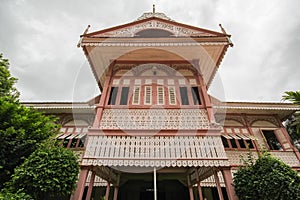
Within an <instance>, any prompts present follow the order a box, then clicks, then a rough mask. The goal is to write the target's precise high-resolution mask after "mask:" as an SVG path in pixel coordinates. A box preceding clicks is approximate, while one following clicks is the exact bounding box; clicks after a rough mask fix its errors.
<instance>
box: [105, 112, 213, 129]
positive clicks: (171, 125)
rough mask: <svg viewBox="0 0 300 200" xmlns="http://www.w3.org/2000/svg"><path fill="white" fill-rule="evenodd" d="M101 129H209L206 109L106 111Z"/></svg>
mask: <svg viewBox="0 0 300 200" xmlns="http://www.w3.org/2000/svg"><path fill="white" fill-rule="evenodd" d="M99 128H101V129H123V130H126V129H143V130H164V129H167V130H172V129H173V130H174V129H175V130H181V129H183V130H186V129H187V130H197V129H208V128H209V121H208V118H207V114H206V111H205V110H204V109H105V110H104V111H103V115H102V119H101V122H100V127H99Z"/></svg>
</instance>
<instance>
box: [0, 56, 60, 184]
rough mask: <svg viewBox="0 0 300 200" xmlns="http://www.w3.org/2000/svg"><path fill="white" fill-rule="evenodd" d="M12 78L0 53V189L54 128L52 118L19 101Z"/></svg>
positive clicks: (55, 129) (56, 128)
mask: <svg viewBox="0 0 300 200" xmlns="http://www.w3.org/2000/svg"><path fill="white" fill-rule="evenodd" d="M16 80H17V79H16V78H14V77H12V76H11V74H10V72H9V62H8V60H7V59H4V58H3V56H2V54H0V138H1V142H0V189H2V188H3V186H4V183H5V182H6V181H8V180H9V179H10V176H11V175H12V173H13V171H14V168H15V167H16V166H18V165H20V164H21V163H22V162H23V161H24V159H25V158H27V157H28V156H29V155H30V154H31V153H32V152H33V151H35V150H36V149H37V147H38V144H40V143H41V142H43V141H45V140H47V139H48V138H49V137H50V136H52V135H54V134H56V131H57V130H58V126H57V125H56V124H55V123H54V118H53V117H49V116H45V115H43V114H42V113H40V112H38V111H36V110H34V109H32V108H26V107H25V106H22V105H21V104H20V103H19V100H18V98H19V95H18V92H17V90H16V89H15V88H14V83H15V82H16Z"/></svg>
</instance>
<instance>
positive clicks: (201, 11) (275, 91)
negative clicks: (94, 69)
mask: <svg viewBox="0 0 300 200" xmlns="http://www.w3.org/2000/svg"><path fill="white" fill-rule="evenodd" d="M153 3H155V4H156V11H157V12H163V13H165V14H166V15H167V16H169V17H170V18H172V19H173V20H175V21H178V22H181V23H185V24H189V25H193V26H198V27H202V28H207V29H211V30H216V31H220V29H219V26H218V24H219V23H221V24H222V25H223V27H224V28H225V29H226V31H227V33H229V34H231V35H232V41H233V43H234V47H233V48H229V50H228V52H227V54H226V56H225V58H224V60H223V62H222V63H221V66H220V70H219V72H218V76H217V78H216V81H215V83H213V85H212V88H211V92H212V93H216V92H218V90H220V89H218V88H219V87H220V86H223V88H224V95H225V96H224V97H223V98H224V99H223V100H226V101H268V102H270V101H275V102H279V101H280V100H281V96H282V94H283V93H284V91H289V90H293V91H295V90H300V66H299V65H300V12H299V8H300V1H299V0H286V1H282V0H264V1H262V0H251V1H240V0H222V1H221V0H211V1H208V0H207V1H199V0H178V1H174V0H161V1H158V0H152V1H149V0H143V1H141V0H126V1H125V0H109V1H104V0H89V1H86V0H76V1H75V0H51V1H46V0H2V1H1V6H0V25H1V28H0V52H2V53H3V54H4V57H5V58H8V59H9V60H10V64H11V68H10V69H11V72H12V74H13V76H15V77H17V78H18V79H19V81H18V83H17V88H18V89H19V91H20V92H21V100H22V101H73V100H74V101H86V100H88V99H90V98H92V97H93V96H95V95H96V94H98V93H99V90H98V89H97V87H96V81H95V79H94V77H93V75H92V73H91V71H90V68H89V65H88V63H87V61H86V58H85V56H84V54H83V52H82V50H81V49H79V48H77V47H76V45H77V42H78V40H79V35H81V34H82V33H83V31H84V30H85V28H86V27H87V25H88V24H90V25H91V28H90V32H91V31H96V30H101V29H104V28H109V27H112V26H116V25H121V24H124V23H128V22H131V21H134V20H135V19H137V18H138V17H139V16H141V15H142V13H144V12H149V11H151V10H152V4H153ZM222 90H223V89H222ZM216 95H217V94H216Z"/></svg>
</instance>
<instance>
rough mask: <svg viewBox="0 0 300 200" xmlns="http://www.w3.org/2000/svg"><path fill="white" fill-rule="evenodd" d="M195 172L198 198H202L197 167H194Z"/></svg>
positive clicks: (201, 199)
mask: <svg viewBox="0 0 300 200" xmlns="http://www.w3.org/2000/svg"><path fill="white" fill-rule="evenodd" d="M195 173H196V181H197V189H198V194H199V199H200V200H203V195H202V188H201V185H200V177H199V172H198V169H197V168H195Z"/></svg>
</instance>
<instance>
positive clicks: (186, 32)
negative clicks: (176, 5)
mask: <svg viewBox="0 0 300 200" xmlns="http://www.w3.org/2000/svg"><path fill="white" fill-rule="evenodd" d="M148 15H149V14H148ZM150 15H153V14H152V13H151V14H150ZM154 15H159V18H163V19H167V20H170V18H166V17H165V16H163V15H162V14H158V13H154ZM139 19H142V18H139ZM146 29H157V30H164V31H168V32H170V33H172V34H173V35H174V36H214V35H213V34H211V33H208V32H204V31H201V30H196V29H191V28H187V27H184V26H180V25H175V24H174V23H169V22H164V21H162V20H149V21H145V22H140V23H137V24H135V25H132V26H126V27H124V28H119V29H116V30H113V31H109V32H105V33H101V34H97V35H94V37H134V36H135V35H136V34H137V33H138V32H140V31H142V30H146Z"/></svg>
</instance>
